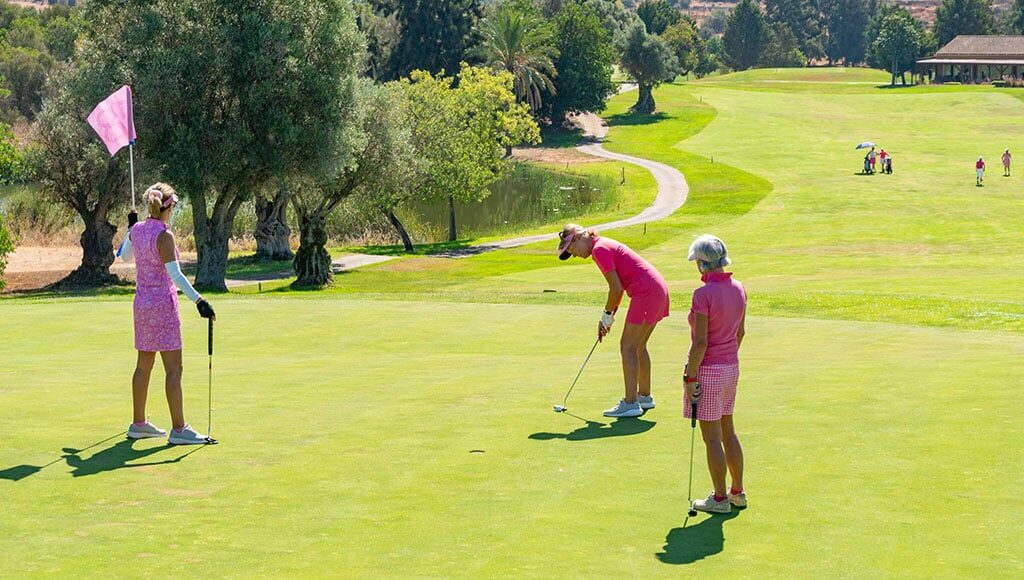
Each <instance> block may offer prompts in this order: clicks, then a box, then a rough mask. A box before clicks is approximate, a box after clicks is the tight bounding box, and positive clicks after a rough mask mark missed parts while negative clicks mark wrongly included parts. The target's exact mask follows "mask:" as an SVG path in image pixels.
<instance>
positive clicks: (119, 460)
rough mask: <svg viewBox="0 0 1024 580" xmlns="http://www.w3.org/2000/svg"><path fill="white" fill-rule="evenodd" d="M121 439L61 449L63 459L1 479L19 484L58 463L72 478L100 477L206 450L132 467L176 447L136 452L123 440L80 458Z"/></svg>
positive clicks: (2, 473)
mask: <svg viewBox="0 0 1024 580" xmlns="http://www.w3.org/2000/svg"><path fill="white" fill-rule="evenodd" d="M124 435H125V432H124V431H122V432H120V433H118V434H116V435H111V436H110V437H107V438H106V439H103V440H101V441H97V442H96V443H93V444H92V445H89V446H88V447H83V448H81V449H75V448H73V447H65V448H64V449H63V451H64V455H61V456H60V457H58V458H57V459H54V460H53V461H51V462H50V463H47V464H46V465H15V466H14V467H8V468H6V469H0V479H6V480H9V481H19V480H22V479H25V478H26V477H29V476H30V475H35V474H37V473H39V472H40V471H42V470H43V469H46V468H47V467H50V466H51V465H54V464H57V463H60V462H61V461H65V462H66V463H67V464H68V466H69V467H71V468H73V470H74V471H72V472H71V476H72V477H82V476H85V475H94V474H97V473H102V472H104V471H113V470H115V469H122V468H125V467H143V466H147V465H163V464H166V463H178V462H179V461H181V460H182V459H185V458H186V457H188V456H189V455H192V454H193V453H195V452H196V451H198V450H199V449H200V448H202V447H205V445H196V446H193V447H192V449H189V450H188V451H186V452H185V453H181V454H179V455H178V456H176V457H174V458H171V459H165V460H163V461H149V462H145V463H131V462H132V461H135V460H138V459H142V458H144V457H149V456H150V455H154V454H156V453H159V452H161V451H167V450H170V449H173V448H176V447H178V446H177V445H171V444H169V443H168V444H165V445H161V446H159V447H151V448H149V449H135V448H134V445H135V443H136V441H138V440H137V439H127V438H126V439H124V440H122V441H118V442H117V443H115V444H113V445H111V446H110V447H107V448H106V449H103V450H101V451H98V452H96V453H94V454H92V455H91V456H89V458H88V459H83V458H82V457H81V453H82V452H84V451H87V450H89V449H92V448H93V447H97V446H99V445H102V444H103V443H106V442H107V441H110V440H111V439H116V438H118V437H123V436H124Z"/></svg>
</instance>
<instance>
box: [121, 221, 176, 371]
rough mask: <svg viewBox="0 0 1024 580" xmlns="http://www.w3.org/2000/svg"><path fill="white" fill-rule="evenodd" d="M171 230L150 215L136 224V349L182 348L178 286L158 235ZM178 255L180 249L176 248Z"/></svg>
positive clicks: (134, 231) (132, 231) (133, 245)
mask: <svg viewBox="0 0 1024 580" xmlns="http://www.w3.org/2000/svg"><path fill="white" fill-rule="evenodd" d="M165 230H167V224H165V223H164V222H162V221H160V220H158V219H154V218H149V219H146V220H144V221H142V222H139V223H137V224H135V225H134V226H132V230H131V234H130V235H131V239H132V248H133V249H134V251H135V281H136V282H135V304H134V311H135V350H140V351H143V352H165V351H172V350H181V319H180V318H179V317H178V290H177V288H175V287H174V282H172V281H171V277H170V276H169V275H168V274H167V269H166V267H164V261H163V260H161V259H160V251H159V250H157V247H156V238H157V236H159V235H160V233H161V232H163V231H165ZM174 257H175V258H177V257H178V249H177V248H175V249H174Z"/></svg>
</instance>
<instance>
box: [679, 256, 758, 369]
mask: <svg viewBox="0 0 1024 580" xmlns="http://www.w3.org/2000/svg"><path fill="white" fill-rule="evenodd" d="M700 279H701V281H702V282H704V285H703V286H701V287H700V288H697V289H696V290H694V291H693V306H692V307H691V308H690V316H689V318H688V320H689V321H690V339H691V340H692V339H694V338H695V333H694V313H697V312H699V313H700V314H703V315H705V316H707V317H708V350H707V351H706V352H705V353H704V361H703V362H702V363H701V364H708V365H713V364H738V363H739V362H740V359H739V344H737V342H736V333H737V332H738V331H739V329H740V321H741V320H743V313H744V312H745V311H746V309H747V291H746V290H744V289H743V284H740V282H739V280H733V278H732V273H731V272H723V273H711V274H704V275H703V276H701V277H700Z"/></svg>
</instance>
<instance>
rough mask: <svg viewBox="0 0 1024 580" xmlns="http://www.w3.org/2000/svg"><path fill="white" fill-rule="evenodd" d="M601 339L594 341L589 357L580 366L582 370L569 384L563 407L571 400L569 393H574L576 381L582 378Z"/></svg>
mask: <svg viewBox="0 0 1024 580" xmlns="http://www.w3.org/2000/svg"><path fill="white" fill-rule="evenodd" d="M600 342H601V339H600V338H599V339H597V340H595V341H594V346H592V347H590V352H589V353H588V354H587V358H585V359H583V366H581V367H580V372H578V373H576V378H575V379H573V380H572V385H570V386H569V391H568V392H567V393H565V398H564V399H562V407H565V405H566V403H567V402H568V401H569V395H570V394H572V390H573V389H574V388H575V387H576V381H578V380H580V375H582V374H583V369H585V368H587V363H588V362H590V357H591V356H592V355H593V354H594V350H596V349H597V345H598V344H600Z"/></svg>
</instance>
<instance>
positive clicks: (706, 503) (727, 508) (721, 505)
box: [693, 492, 732, 514]
mask: <svg viewBox="0 0 1024 580" xmlns="http://www.w3.org/2000/svg"><path fill="white" fill-rule="evenodd" d="M693 509H695V510H697V511H702V512H707V513H709V514H727V513H729V512H731V511H732V505H731V504H730V503H729V498H728V497H727V498H725V499H723V500H722V501H715V492H711V495H709V496H708V497H707V499H698V500H697V501H695V502H693Z"/></svg>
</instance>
